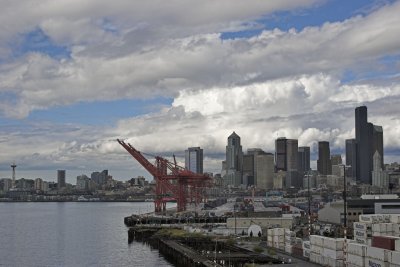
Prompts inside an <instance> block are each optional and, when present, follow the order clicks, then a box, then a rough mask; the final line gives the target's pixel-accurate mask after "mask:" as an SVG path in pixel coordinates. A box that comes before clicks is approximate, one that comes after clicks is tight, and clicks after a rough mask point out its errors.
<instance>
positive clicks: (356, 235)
mask: <svg viewBox="0 0 400 267" xmlns="http://www.w3.org/2000/svg"><path fill="white" fill-rule="evenodd" d="M367 237H368V235H367V232H365V231H360V230H355V229H354V238H362V239H367Z"/></svg>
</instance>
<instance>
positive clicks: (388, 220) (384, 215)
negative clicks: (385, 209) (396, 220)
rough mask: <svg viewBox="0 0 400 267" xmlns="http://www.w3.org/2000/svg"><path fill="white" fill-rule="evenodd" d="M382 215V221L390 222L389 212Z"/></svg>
mask: <svg viewBox="0 0 400 267" xmlns="http://www.w3.org/2000/svg"><path fill="white" fill-rule="evenodd" d="M382 216H383V222H385V223H391V221H390V214H382Z"/></svg>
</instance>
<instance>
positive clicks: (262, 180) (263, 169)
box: [254, 153, 275, 190]
mask: <svg viewBox="0 0 400 267" xmlns="http://www.w3.org/2000/svg"><path fill="white" fill-rule="evenodd" d="M254 162H255V173H256V181H255V184H256V186H257V188H258V189H264V190H272V189H273V186H274V177H275V174H274V155H273V154H271V153H260V154H257V155H254Z"/></svg>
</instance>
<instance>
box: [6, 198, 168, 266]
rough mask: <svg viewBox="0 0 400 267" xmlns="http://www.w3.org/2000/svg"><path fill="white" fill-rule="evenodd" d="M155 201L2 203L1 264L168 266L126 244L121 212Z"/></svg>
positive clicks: (140, 209)
mask: <svg viewBox="0 0 400 267" xmlns="http://www.w3.org/2000/svg"><path fill="white" fill-rule="evenodd" d="M153 207H154V206H153V203H149V202H146V203H106V202H94V203H87V202H82V203H81V202H66V203H0V266H157V267H162V266H172V265H171V264H170V263H168V262H167V261H166V260H165V259H164V258H163V257H162V256H161V255H160V254H159V253H158V251H157V250H153V249H151V248H150V247H149V246H147V245H145V244H142V243H138V242H133V243H132V244H130V245H128V234H127V228H126V227H125V225H124V222H123V219H124V217H126V216H128V215H130V214H133V213H143V212H149V211H152V210H153Z"/></svg>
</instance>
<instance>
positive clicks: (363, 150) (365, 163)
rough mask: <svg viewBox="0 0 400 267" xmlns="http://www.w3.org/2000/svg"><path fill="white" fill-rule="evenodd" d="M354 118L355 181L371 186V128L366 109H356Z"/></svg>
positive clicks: (363, 107)
mask: <svg viewBox="0 0 400 267" xmlns="http://www.w3.org/2000/svg"><path fill="white" fill-rule="evenodd" d="M355 118H356V125H355V126H356V127H355V128H356V141H357V163H356V168H357V170H356V173H357V179H356V180H357V181H360V182H362V183H365V184H371V171H372V157H371V149H370V147H371V143H370V138H371V137H372V132H373V129H372V128H373V127H372V126H371V125H368V113H367V107H366V106H361V107H357V108H356V111H355Z"/></svg>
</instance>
